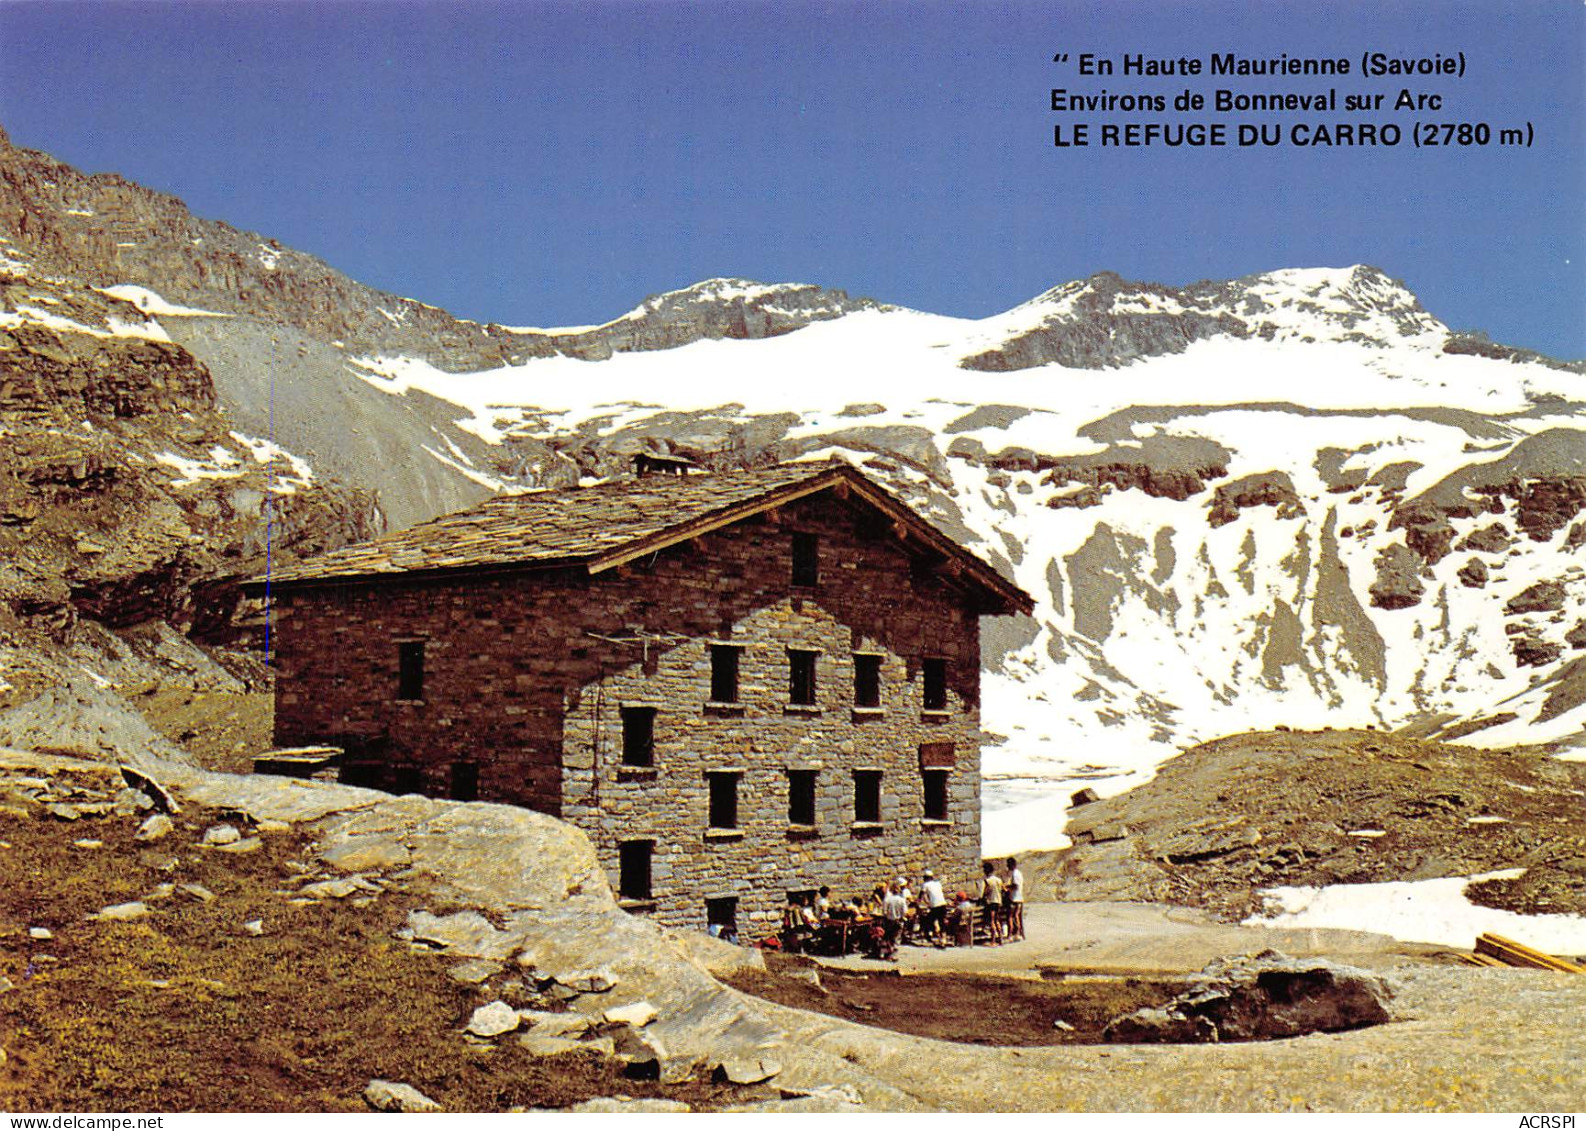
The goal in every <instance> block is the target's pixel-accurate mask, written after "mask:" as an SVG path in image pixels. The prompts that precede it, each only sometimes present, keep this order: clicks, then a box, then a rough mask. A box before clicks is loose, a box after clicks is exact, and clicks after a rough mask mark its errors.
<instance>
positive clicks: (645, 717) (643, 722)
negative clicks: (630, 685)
mask: <svg viewBox="0 0 1586 1131" xmlns="http://www.w3.org/2000/svg"><path fill="white" fill-rule="evenodd" d="M622 764H623V765H624V766H653V765H655V708H654V707H624V708H623V709H622Z"/></svg>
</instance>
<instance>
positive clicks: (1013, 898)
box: [1002, 856, 1024, 940]
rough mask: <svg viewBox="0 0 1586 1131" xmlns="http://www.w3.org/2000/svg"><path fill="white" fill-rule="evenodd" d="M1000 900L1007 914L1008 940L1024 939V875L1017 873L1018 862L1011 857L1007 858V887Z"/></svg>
mask: <svg viewBox="0 0 1586 1131" xmlns="http://www.w3.org/2000/svg"><path fill="white" fill-rule="evenodd" d="M1002 899H1003V903H1004V904H1005V905H1006V907H1007V912H1008V938H1009V939H1010V940H1012V939H1022V938H1024V873H1023V872H1021V871H1019V862H1018V860H1016V859H1014V858H1013V857H1012V856H1010V857H1008V886H1007V887H1006V888H1005V889H1004V890H1003V893H1002Z"/></svg>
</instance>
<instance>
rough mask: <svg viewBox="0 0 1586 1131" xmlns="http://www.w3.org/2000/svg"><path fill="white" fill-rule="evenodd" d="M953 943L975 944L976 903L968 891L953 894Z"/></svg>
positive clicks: (957, 944)
mask: <svg viewBox="0 0 1586 1131" xmlns="http://www.w3.org/2000/svg"><path fill="white" fill-rule="evenodd" d="M953 945H954V946H974V945H975V905H974V903H973V902H972V901H971V900H970V898H969V893H968V892H962V891H961V892H958V893H957V894H956V895H954V896H953Z"/></svg>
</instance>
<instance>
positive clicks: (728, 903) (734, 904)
mask: <svg viewBox="0 0 1586 1131" xmlns="http://www.w3.org/2000/svg"><path fill="white" fill-rule="evenodd" d="M705 925H706V926H708V927H719V928H720V932H719V933H720V934H727V933H729V932H731V933H732V934H737V933H738V897H737V896H735V895H724V896H722V897H721V898H719V899H707V900H706V901H705Z"/></svg>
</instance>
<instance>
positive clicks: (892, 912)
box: [881, 880, 909, 959]
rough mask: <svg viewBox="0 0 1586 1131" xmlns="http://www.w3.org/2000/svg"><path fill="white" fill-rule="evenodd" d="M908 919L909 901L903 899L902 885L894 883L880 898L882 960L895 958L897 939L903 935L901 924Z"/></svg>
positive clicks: (897, 882) (899, 882) (896, 954)
mask: <svg viewBox="0 0 1586 1131" xmlns="http://www.w3.org/2000/svg"><path fill="white" fill-rule="evenodd" d="M908 917H909V901H908V900H907V899H905V898H904V897H903V883H902V881H901V880H899V881H895V882H894V883H893V885H892V888H891V890H889V891H888V892H887V894H886V895H884V896H883V897H882V898H881V920H882V923H881V926H882V930H883V932H884V934H883V936H882V952H881V957H882V958H893V959H895V958H897V956H898V939H900V938H901V937H902V935H903V923H904V920H906V919H907V918H908Z"/></svg>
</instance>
